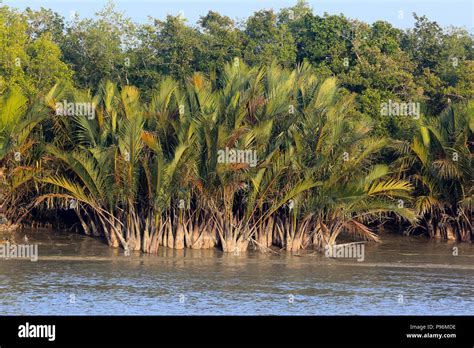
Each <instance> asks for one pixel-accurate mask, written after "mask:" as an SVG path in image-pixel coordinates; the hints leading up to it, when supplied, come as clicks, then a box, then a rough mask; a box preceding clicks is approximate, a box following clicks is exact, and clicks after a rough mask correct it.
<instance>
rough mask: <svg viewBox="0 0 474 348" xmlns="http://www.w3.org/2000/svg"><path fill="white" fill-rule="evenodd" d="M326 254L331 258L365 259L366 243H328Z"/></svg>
mask: <svg viewBox="0 0 474 348" xmlns="http://www.w3.org/2000/svg"><path fill="white" fill-rule="evenodd" d="M324 249H325V250H326V251H325V253H324V255H325V256H326V257H331V258H337V259H339V258H341V259H342V258H344V259H357V261H359V262H361V261H364V260H365V244H364V243H363V242H360V243H349V244H334V245H326V246H325V247H324Z"/></svg>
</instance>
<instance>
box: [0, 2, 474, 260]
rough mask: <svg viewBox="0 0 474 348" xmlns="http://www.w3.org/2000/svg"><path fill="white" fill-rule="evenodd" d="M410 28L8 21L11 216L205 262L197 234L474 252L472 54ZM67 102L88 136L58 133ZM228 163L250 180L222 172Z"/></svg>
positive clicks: (52, 16)
mask: <svg viewBox="0 0 474 348" xmlns="http://www.w3.org/2000/svg"><path fill="white" fill-rule="evenodd" d="M151 15H153V14H151ZM413 16H414V19H415V25H414V27H413V28H411V29H408V30H401V29H398V28H396V27H394V26H393V25H391V24H390V23H388V22H384V21H376V22H374V23H372V24H368V23H364V22H361V21H359V20H355V19H350V18H347V17H345V16H344V15H342V14H341V15H329V14H324V15H323V16H318V15H315V14H314V13H313V11H312V9H311V8H310V7H309V6H308V5H307V4H306V3H305V2H304V1H298V3H297V4H296V5H295V6H293V7H290V8H285V9H282V10H280V11H279V12H275V11H273V10H261V11H258V12H255V13H254V14H253V15H252V16H250V17H249V18H247V19H246V20H244V21H242V22H239V23H236V22H235V21H234V20H232V19H231V18H229V17H227V16H223V15H221V14H219V13H217V12H213V11H210V12H209V13H207V14H205V15H203V16H202V17H201V18H200V20H199V21H198V22H197V23H196V25H190V24H188V23H187V22H186V20H185V18H183V17H182V16H171V15H168V16H167V17H166V19H164V20H158V19H152V20H151V21H150V23H147V24H140V23H134V22H133V21H131V20H130V19H129V18H127V17H126V16H125V15H124V14H123V13H120V12H118V11H117V10H116V9H115V7H114V5H113V3H112V2H110V3H108V4H107V5H106V6H105V7H104V8H103V10H101V11H100V12H98V13H97V14H96V17H94V18H81V17H80V16H79V15H76V16H74V17H73V18H69V19H66V18H63V17H62V16H60V15H59V14H57V13H55V12H53V11H52V10H50V9H44V8H41V9H40V10H38V11H34V10H31V9H29V8H27V9H26V10H25V11H23V12H20V11H18V10H15V9H13V8H10V7H7V6H2V7H0V46H1V50H0V51H1V59H0V95H1V96H2V98H1V100H0V110H1V119H0V126H1V127H0V131H1V132H2V133H1V134H2V135H1V143H0V160H1V166H2V167H3V168H5V169H3V170H2V178H3V182H2V187H3V189H2V196H3V200H4V203H3V205H2V210H3V211H4V212H5V214H6V215H7V217H8V218H9V219H14V218H19V217H21V218H23V217H24V216H25V214H24V212H23V210H24V211H30V210H31V209H33V206H34V207H35V208H34V209H37V207H38V206H40V205H42V206H48V207H52V206H55V205H56V204H58V201H61V202H62V203H61V204H62V205H63V206H65V205H67V204H69V207H70V208H71V209H73V210H75V211H76V212H77V219H79V222H80V224H81V226H82V227H83V229H84V230H85V232H86V233H89V234H94V235H103V236H105V237H106V238H107V240H108V242H109V244H111V245H114V246H117V245H119V244H121V245H122V246H123V247H124V248H125V247H131V248H136V249H137V248H138V249H140V248H141V249H142V250H144V251H154V250H155V246H157V245H158V244H160V245H168V246H171V247H173V246H176V245H175V244H176V243H177V242H176V241H177V240H178V239H183V238H184V239H183V242H182V245H186V246H189V245H195V242H196V240H200V241H201V242H200V243H201V245H202V243H204V242H202V240H201V239H199V237H196V238H197V239H196V240H194V239H193V238H194V237H193V231H194V230H193V228H194V227H192V226H200V227H199V228H197V227H196V229H197V230H199V231H210V230H212V231H217V232H215V233H217V237H216V236H215V235H212V233H214V232H206V233H208V235H206V236H205V240H206V241H207V242H205V243H207V244H206V245H213V243H214V244H217V243H219V242H218V240H220V243H221V245H222V248H223V249H224V250H226V251H231V250H234V249H235V248H238V249H242V250H244V249H246V247H247V245H248V243H249V241H251V242H252V243H255V245H257V246H258V247H259V248H263V246H265V247H266V246H269V245H272V243H277V244H278V245H280V246H282V247H286V248H287V249H291V250H293V249H294V250H297V249H299V248H301V247H303V246H307V245H310V244H312V243H313V244H316V245H321V244H324V243H334V242H335V239H336V238H337V237H338V235H339V234H340V233H343V232H346V233H350V234H352V235H354V236H359V237H363V238H365V239H369V240H377V236H376V235H375V234H373V232H372V231H371V230H370V229H369V227H372V226H373V225H374V224H376V222H377V221H378V222H384V221H391V223H397V224H399V225H400V226H403V228H404V229H407V228H408V226H411V227H410V228H411V229H412V230H416V231H420V232H426V233H427V234H429V235H430V236H443V237H445V238H448V237H449V236H450V235H454V237H455V238H457V239H459V240H466V241H467V240H470V238H471V232H472V197H473V189H472V146H473V138H472V131H473V128H474V121H473V110H474V104H473V102H472V99H473V97H474V37H473V35H472V34H470V33H469V32H468V31H466V30H465V29H462V28H456V27H450V28H442V27H440V26H439V25H438V24H437V23H436V22H433V21H430V19H429V18H427V17H425V16H422V15H418V14H413ZM68 101H69V102H71V103H76V104H75V105H76V106H77V104H80V105H82V103H86V102H88V103H90V105H94V114H93V115H89V116H93V117H82V116H84V115H83V114H80V113H79V114H78V111H77V110H78V109H74V110H73V111H71V115H70V116H72V117H70V118H64V117H62V118H61V117H60V116H61V115H59V113H58V112H57V111H58V110H57V108H58V107H57V105H58V103H59V105H62V106H61V108H62V110H63V111H64V110H67V108H68ZM61 103H62V104H61ZM71 110H72V109H71ZM64 112H66V111H64ZM63 116H64V115H63ZM233 146H234V147H236V148H241V149H243V150H245V151H257V153H258V157H259V161H258V163H259V164H258V165H257V166H250V167H249V166H245V165H244V164H243V163H237V164H236V163H233V164H232V165H231V166H230V167H229V166H228V167H223V166H222V164H220V163H218V161H217V152H218V151H223V149H227V148H229V147H233ZM249 153H250V152H249ZM227 154H228V152H227ZM20 164H21V165H20ZM254 167H255V168H254ZM5 172H7V173H8V174H5ZM71 200H73V201H74V202H75V203H74V204H72V205H71V204H70V202H71ZM65 202H69V203H67V204H66V203H65ZM183 202H186V206H187V207H190V208H189V209H190V211H191V212H186V213H185V212H183V210H184V208H183V207H184V203H183ZM33 203H34V205H33ZM290 203H291V204H290ZM288 204H290V205H288ZM9 207H10V208H9ZM12 207H16V208H18V207H22V208H21V209H23V210H21V209H13V208H12ZM177 207H179V208H177ZM19 210H21V211H20V212H19ZM197 211H199V212H200V213H196V212H197ZM377 219H378V220H377ZM209 221H211V222H209ZM208 223H210V224H211V225H208ZM170 226H171V227H170ZM173 226H174V227H173ZM176 226H178V227H176ZM368 226H369V227H368ZM168 229H169V231H168ZM163 231H168V232H167V233H168V234H166V236H167V237H166V239H165V237H163V236H164V235H165V234H163V233H164V232H163ZM268 231H270V232H268ZM275 231H277V232H275ZM155 232H156V233H157V235H158V234H159V233H161V234H160V236H161V237H159V238H161V239H160V241H159V242H158V241H154V239H153V238H154V237H153V235H154V233H155ZM196 233H197V232H196ZM268 233H270V235H272V236H273V235H275V236H276V237H269V236H268ZM178 235H179V236H181V237H179V238H178V237H177V236H178ZM183 236H184V237H183ZM185 237H186V238H185ZM157 238H158V237H157ZM170 238H172V239H173V241H172V242H170ZM203 238H204V237H203ZM213 238H214V239H215V240H214V242H212V240H213ZM269 238H270V242H268V239H269ZM145 241H147V242H146V243H145ZM154 243H155V244H154ZM157 243H158V244H157ZM178 245H180V244H178Z"/></svg>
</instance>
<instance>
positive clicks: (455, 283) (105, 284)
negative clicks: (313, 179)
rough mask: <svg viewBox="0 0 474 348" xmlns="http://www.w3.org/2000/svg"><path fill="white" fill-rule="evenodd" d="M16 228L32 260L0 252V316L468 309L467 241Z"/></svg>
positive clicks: (470, 255)
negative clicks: (329, 243)
mask: <svg viewBox="0 0 474 348" xmlns="http://www.w3.org/2000/svg"><path fill="white" fill-rule="evenodd" d="M25 234H26V235H27V237H28V242H27V243H28V244H36V245H38V260H37V261H36V262H32V261H31V260H29V259H19V258H9V259H5V258H0V314H1V315H20V314H24V315H473V314H474V245H472V244H467V243H459V244H458V243H453V242H445V241H433V240H428V239H426V238H425V237H402V236H398V235H391V234H383V235H382V243H380V244H367V245H366V247H365V258H364V261H362V262H359V261H357V260H355V259H331V258H327V257H325V255H324V254H323V253H317V252H308V251H305V252H301V253H299V254H298V253H286V252H284V251H283V252H281V253H280V254H273V253H272V254H261V253H259V252H256V251H249V252H247V253H244V254H240V255H234V254H224V253H223V252H221V251H220V250H218V249H212V250H191V249H185V250H172V249H167V248H164V247H163V248H161V250H160V251H159V253H158V254H157V255H144V254H141V253H139V252H132V253H131V255H129V256H126V255H124V252H123V250H121V249H120V250H113V249H110V248H109V247H108V246H107V245H106V244H104V243H103V242H102V241H100V240H97V239H94V238H91V237H86V236H83V235H79V234H74V233H67V232H61V231H49V230H37V231H32V230H25V231H20V232H18V233H17V236H16V241H17V243H26V242H24V241H23V238H24V235H25ZM20 241H21V242H20ZM455 247H456V248H457V254H458V255H457V256H455V255H453V248H455Z"/></svg>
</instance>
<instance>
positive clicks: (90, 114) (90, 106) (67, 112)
mask: <svg viewBox="0 0 474 348" xmlns="http://www.w3.org/2000/svg"><path fill="white" fill-rule="evenodd" d="M55 108H56V115H58V116H86V117H87V118H88V119H89V120H93V119H94V118H95V104H94V103H69V102H68V101H67V100H63V102H62V103H56V105H55Z"/></svg>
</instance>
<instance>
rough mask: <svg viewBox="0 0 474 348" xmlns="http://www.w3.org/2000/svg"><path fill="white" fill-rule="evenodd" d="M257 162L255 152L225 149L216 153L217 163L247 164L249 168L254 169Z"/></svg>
mask: <svg viewBox="0 0 474 348" xmlns="http://www.w3.org/2000/svg"><path fill="white" fill-rule="evenodd" d="M257 161H258V160H257V151H256V150H238V149H229V148H228V147H226V148H225V150H218V151H217V163H225V164H230V163H232V164H234V163H247V164H248V165H249V166H250V167H255V166H256V165H257Z"/></svg>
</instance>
